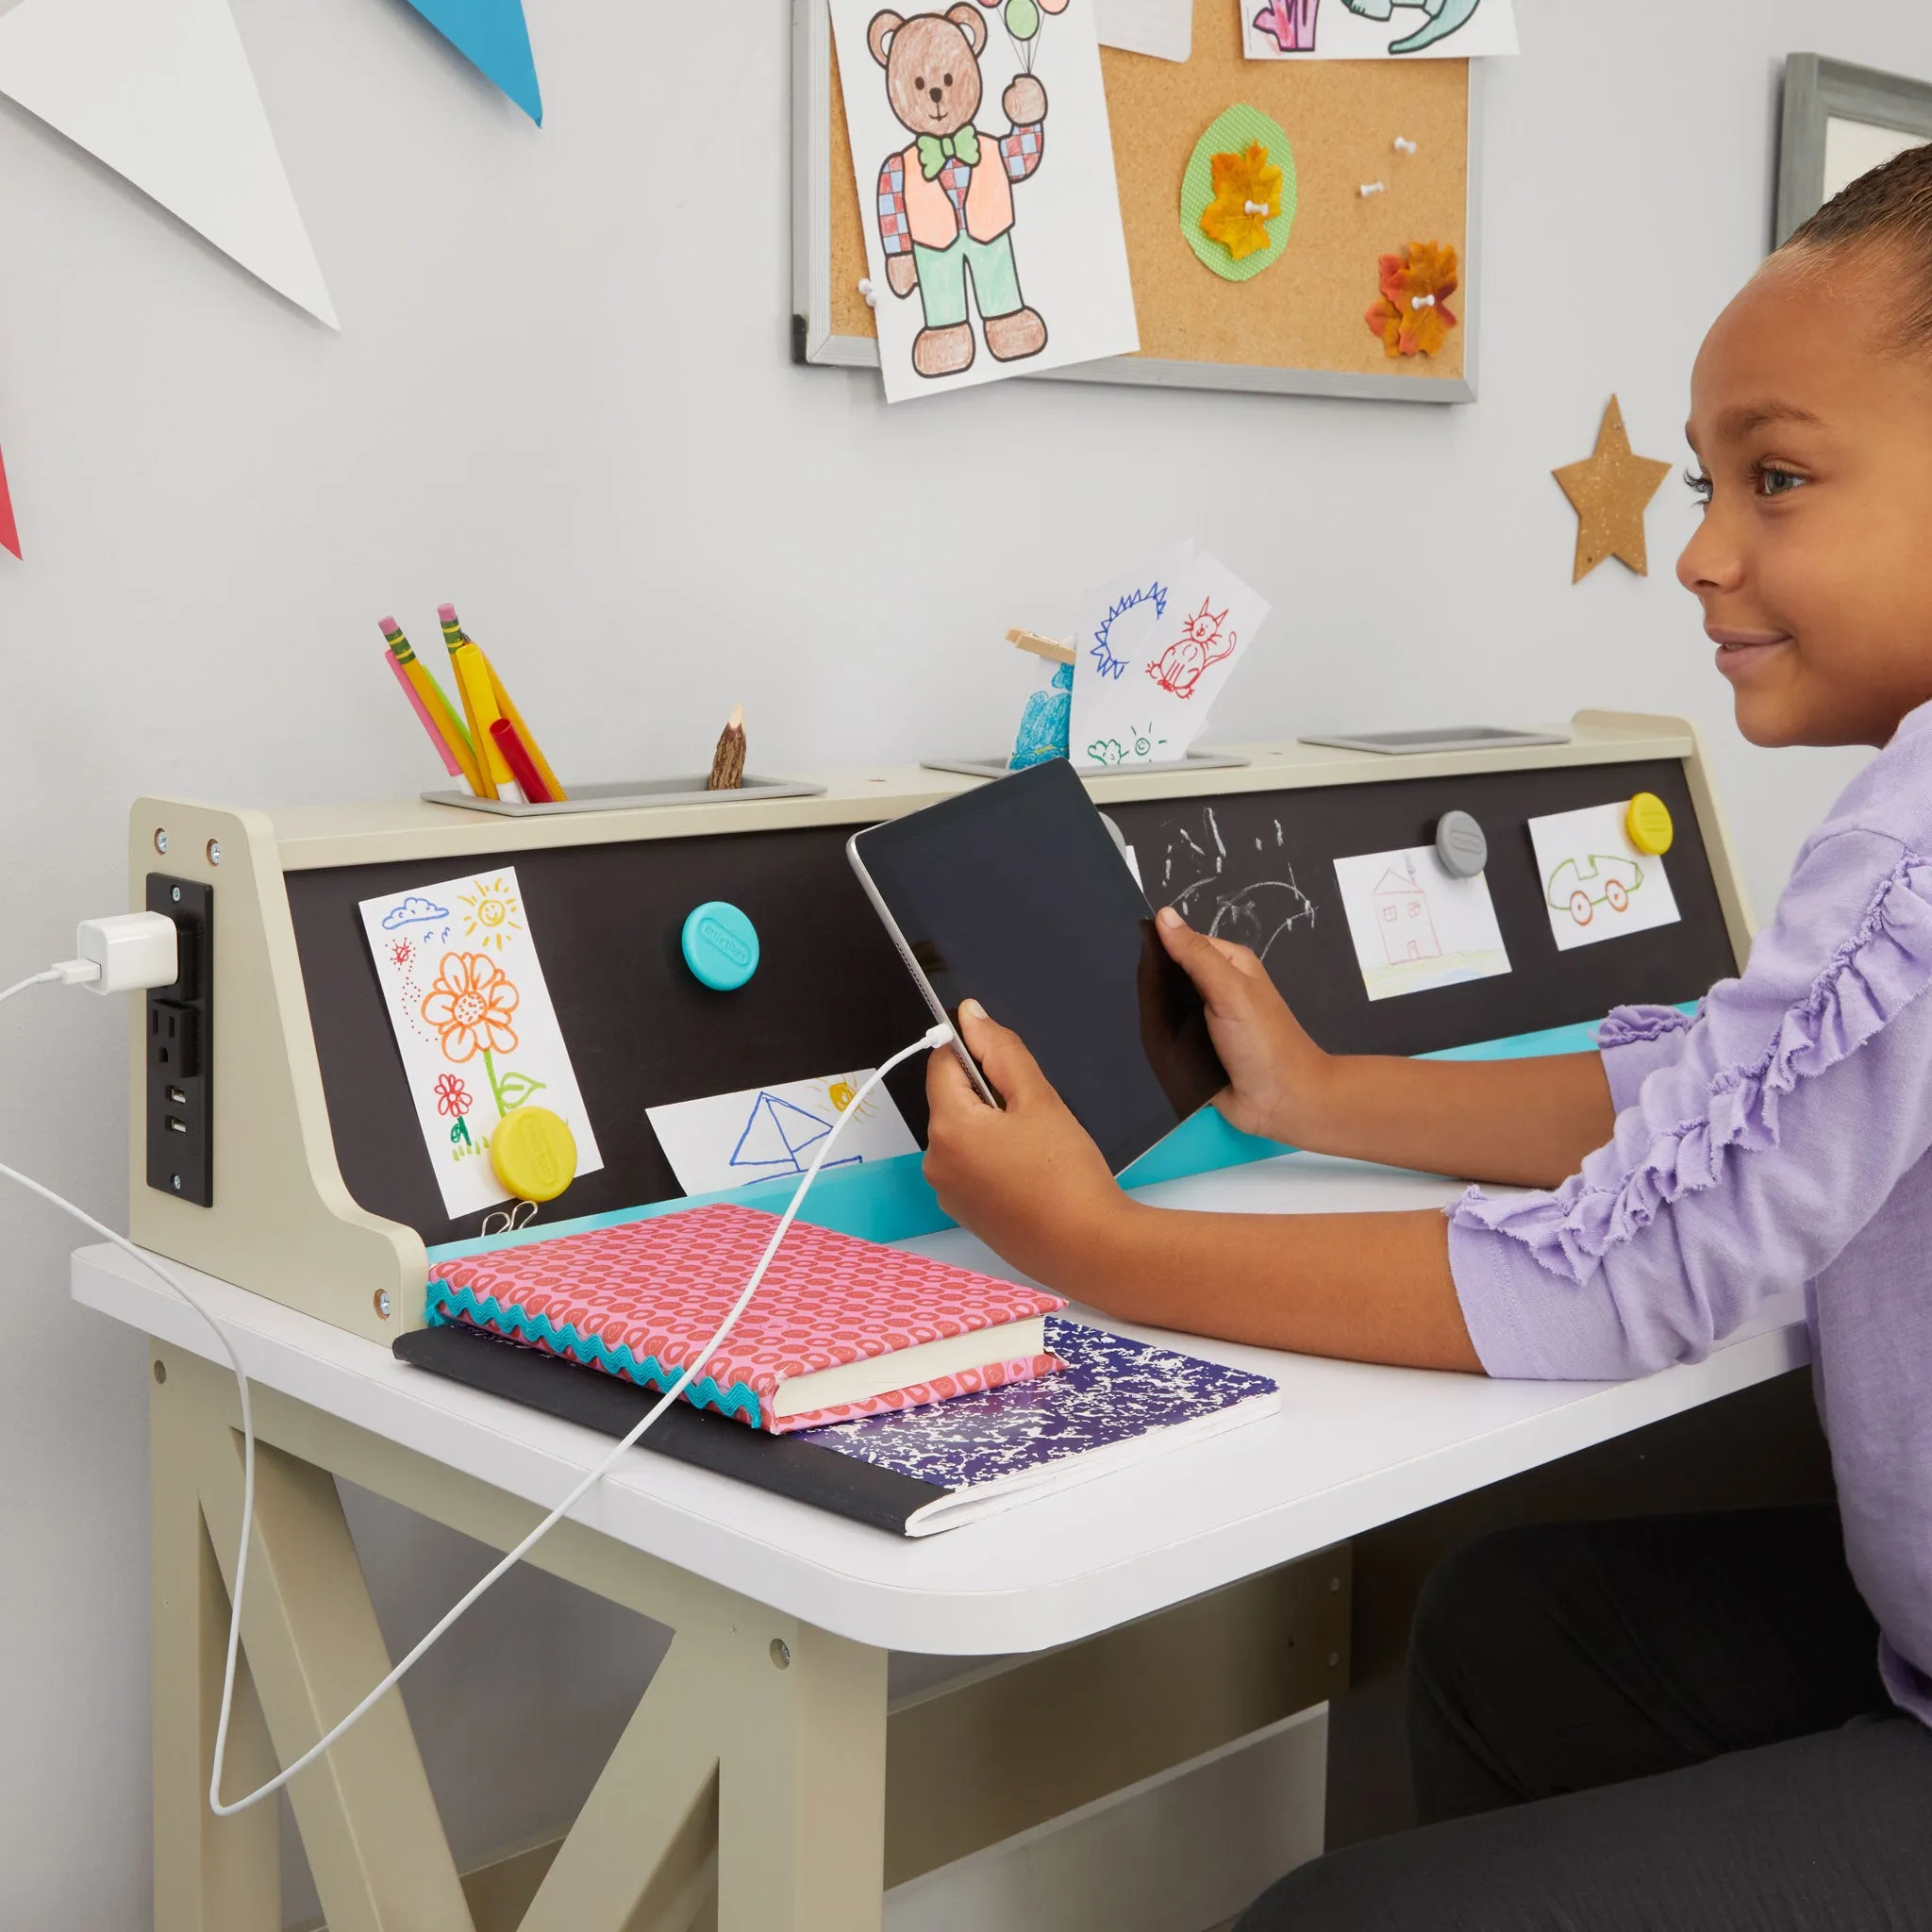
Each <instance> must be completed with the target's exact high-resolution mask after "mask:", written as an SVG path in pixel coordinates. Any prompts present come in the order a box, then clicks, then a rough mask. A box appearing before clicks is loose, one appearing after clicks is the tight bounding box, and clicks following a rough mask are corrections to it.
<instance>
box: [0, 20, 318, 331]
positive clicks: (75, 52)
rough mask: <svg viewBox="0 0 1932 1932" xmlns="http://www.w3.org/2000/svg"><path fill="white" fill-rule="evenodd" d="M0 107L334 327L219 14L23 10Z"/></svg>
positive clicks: (263, 122) (256, 104) (234, 43)
mask: <svg viewBox="0 0 1932 1932" xmlns="http://www.w3.org/2000/svg"><path fill="white" fill-rule="evenodd" d="M0 93H5V94H9V95H11V96H12V98H13V99H14V100H16V101H18V102H19V103H20V105H21V106H22V107H23V108H26V109H27V111H28V112H29V113H31V114H36V115H38V116H39V117H40V118H41V119H42V121H44V122H46V124H47V125H49V126H50V127H52V128H54V129H55V130H56V131H57V132H58V133H60V134H63V135H65V136H66V137H67V139H68V140H69V141H71V142H74V143H75V145H76V146H78V147H83V148H85V149H86V150H87V151H88V153H90V154H91V155H92V156H93V157H94V158H96V159H97V160H99V161H102V162H104V163H105V164H106V165H107V166H108V167H109V168H111V169H113V170H114V172H115V173H116V174H117V175H125V177H126V178H127V179H128V180H129V181H131V182H132V183H133V184H134V185H135V187H137V188H139V189H140V190H141V192H142V193H143V194H146V195H149V196H151V197H152V198H153V199H154V200H156V201H158V202H159V203H160V205H161V206H162V207H163V208H166V209H167V210H168V211H169V213H171V214H173V215H175V216H177V217H178V218H179V219H180V220H182V221H184V222H186V223H187V224H188V225H189V226H190V227H191V228H193V229H194V230H196V231H197V232H198V233H199V234H202V235H205V236H206V237H207V238H208V240H209V241H210V242H213V243H214V245H215V246H216V247H217V248H219V249H221V250H222V252H223V253H224V254H225V255H229V256H232V257H233V258H235V260H237V261H239V262H240V263H241V264H242V267H243V268H245V269H246V270H248V272H249V273H250V274H251V275H257V276H258V277H259V278H260V279H261V280H262V281H264V282H266V283H267V284H268V285H269V287H270V288H272V289H274V290H275V291H278V292H279V293H281V294H283V295H286V296H287V297H288V298H289V300H290V301H291V302H293V303H295V304H296V305H297V307H299V308H306V309H307V310H308V312H309V314H311V315H313V316H315V317H317V318H318V319H319V320H321V321H323V322H325V323H327V324H328V325H329V326H330V327H331V328H337V327H340V326H341V325H340V324H339V323H338V322H337V320H336V311H335V305H334V303H333V302H331V301H330V300H329V293H328V288H327V286H326V284H325V282H324V281H323V277H322V266H321V264H320V263H319V262H318V261H317V260H316V258H315V251H314V249H313V248H312V247H310V245H309V242H308V230H307V229H306V228H305V227H304V226H303V225H302V214H301V210H300V209H299V208H296V206H295V197H294V194H293V192H291V189H290V187H289V177H288V175H286V174H285V173H283V170H282V158H281V156H280V154H279V153H278V152H277V151H276V148H275V134H274V132H273V131H272V130H271V128H270V126H269V125H268V114H267V112H266V110H265V109H264V108H263V107H262V105H261V95H260V94H259V93H258V92H257V90H256V85H255V75H254V72H253V70H252V69H251V68H250V67H249V65H248V55H247V53H246V51H245V50H244V49H243V47H242V36H241V34H240V32H239V31H238V30H237V29H236V26H235V19H234V16H233V15H232V14H231V13H230V12H229V11H228V4H227V0H20V4H19V5H18V6H17V7H15V8H12V10H11V11H9V12H7V13H4V14H0Z"/></svg>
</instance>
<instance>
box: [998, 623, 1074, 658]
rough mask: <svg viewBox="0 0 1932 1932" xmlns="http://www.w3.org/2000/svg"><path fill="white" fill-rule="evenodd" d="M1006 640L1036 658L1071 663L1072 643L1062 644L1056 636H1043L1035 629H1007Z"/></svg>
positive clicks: (1072, 655)
mask: <svg viewBox="0 0 1932 1932" xmlns="http://www.w3.org/2000/svg"><path fill="white" fill-rule="evenodd" d="M1007 641H1008V643H1009V644H1017V645H1018V646H1019V647H1020V649H1021V650H1023V651H1030V652H1031V653H1032V654H1033V655H1034V657H1036V658H1045V659H1046V661H1047V662H1048V663H1049V664H1071V663H1072V662H1073V661H1074V655H1075V654H1074V647H1073V645H1072V644H1063V643H1061V642H1060V641H1059V640H1058V638H1043V637H1041V634H1040V633H1039V632H1038V631H1037V630H1009V631H1008V633H1007Z"/></svg>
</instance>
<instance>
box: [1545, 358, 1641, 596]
mask: <svg viewBox="0 0 1932 1932" xmlns="http://www.w3.org/2000/svg"><path fill="white" fill-rule="evenodd" d="M1670 470H1671V466H1670V464H1668V463H1664V462H1659V461H1657V458H1654V457H1640V456H1637V455H1635V454H1633V453H1632V451H1631V448H1630V438H1629V435H1628V433H1627V432H1626V431H1625V430H1624V411H1623V409H1622V408H1620V407H1619V406H1618V403H1617V399H1616V397H1615V396H1612V397H1611V398H1610V406H1609V408H1607V409H1606V410H1605V411H1604V420H1603V425H1602V427H1600V428H1599V429H1598V430H1597V433H1596V448H1595V449H1594V450H1593V451H1592V452H1591V454H1590V455H1589V456H1588V457H1586V458H1584V459H1583V461H1582V462H1580V463H1565V464H1564V465H1563V467H1562V468H1561V469H1560V470H1553V471H1552V472H1551V473H1550V474H1551V475H1553V476H1555V477H1556V479H1557V482H1558V483H1559V484H1560V485H1561V486H1562V490H1563V494H1564V495H1565V496H1567V497H1568V498H1569V499H1570V502H1571V505H1572V507H1573V508H1574V509H1575V511H1576V569H1575V572H1574V575H1572V577H1571V579H1570V581H1571V582H1572V583H1573V584H1580V583H1581V582H1582V581H1583V579H1584V578H1585V577H1587V576H1588V575H1590V574H1591V571H1593V570H1594V569H1595V568H1596V567H1597V565H1598V564H1600V563H1601V562H1603V560H1604V558H1607V557H1614V558H1617V559H1618V560H1619V561H1620V562H1623V563H1624V564H1627V565H1628V566H1629V568H1630V569H1632V570H1634V571H1635V572H1636V573H1637V575H1639V576H1641V577H1644V576H1648V575H1650V563H1649V559H1648V558H1647V557H1646V556H1645V554H1644V548H1643V512H1644V509H1645V508H1646V507H1647V506H1648V505H1649V502H1650V499H1651V498H1652V497H1653V496H1655V495H1656V494H1657V488H1658V486H1659V485H1660V484H1661V483H1662V482H1663V480H1664V478H1665V477H1666V476H1667V475H1670Z"/></svg>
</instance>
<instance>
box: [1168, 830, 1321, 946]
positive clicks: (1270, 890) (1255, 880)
mask: <svg viewBox="0 0 1932 1932" xmlns="http://www.w3.org/2000/svg"><path fill="white" fill-rule="evenodd" d="M1273 829H1274V837H1273V839H1272V841H1271V840H1270V839H1269V838H1268V836H1267V835H1266V834H1265V833H1263V834H1257V835H1256V836H1255V837H1254V838H1253V839H1252V840H1249V841H1241V842H1240V843H1239V845H1238V847H1237V849H1236V850H1235V851H1234V852H1233V853H1230V852H1229V850H1228V847H1227V841H1226V839H1225V838H1224V836H1223V833H1222V829H1221V821H1220V820H1219V819H1218V818H1217V817H1216V816H1215V812H1214V808H1213V807H1212V806H1211V805H1210V806H1206V807H1204V808H1202V810H1201V812H1200V815H1199V816H1198V817H1191V818H1187V819H1178V820H1174V821H1171V822H1170V823H1169V824H1167V825H1166V826H1164V827H1163V828H1162V830H1163V836H1164V837H1165V839H1166V841H1167V849H1166V852H1165V854H1164V856H1163V858H1162V859H1161V875H1160V887H1161V891H1163V892H1165V893H1168V894H1169V895H1170V896H1169V897H1168V899H1167V904H1168V905H1170V906H1171V907H1173V908H1174V910H1175V911H1176V912H1178V913H1179V914H1180V916H1181V917H1182V918H1183V919H1185V920H1186V921H1187V922H1188V924H1190V925H1191V926H1192V927H1193V928H1194V930H1195V931H1196V932H1205V933H1207V934H1208V936H1209V938H1211V939H1217V940H1227V941H1231V942H1232V943H1233V944H1235V945H1238V946H1246V947H1247V948H1248V950H1249V951H1250V952H1251V953H1253V954H1254V955H1255V956H1256V957H1257V958H1261V959H1265V958H1267V957H1268V954H1269V950H1270V948H1272V947H1273V946H1274V944H1275V943H1276V942H1277V941H1280V940H1282V939H1284V938H1286V937H1287V936H1288V935H1289V934H1291V933H1292V932H1294V931H1296V930H1297V929H1299V928H1303V927H1312V926H1313V925H1314V924H1315V911H1316V908H1315V902H1314V901H1313V900H1312V899H1310V898H1309V897H1308V895H1307V893H1306V892H1305V891H1302V889H1301V888H1300V887H1299V886H1298V885H1296V883H1295V877H1294V868H1293V867H1292V866H1291V865H1290V864H1289V863H1288V861H1287V859H1286V858H1285V857H1284V856H1283V852H1284V848H1285V846H1286V844H1287V840H1286V839H1285V837H1284V836H1283V833H1282V829H1281V821H1280V820H1279V819H1275V820H1274V821H1273ZM1250 843H1252V845H1253V847H1254V856H1253V857H1252V858H1250V856H1249V853H1248V851H1247V849H1246V848H1247V846H1248V844H1250ZM1188 874H1193V876H1192V878H1191V880H1190V882H1189V883H1188V884H1186V885H1184V886H1182V887H1180V889H1179V890H1178V891H1175V889H1174V881H1175V878H1176V876H1180V877H1186V876H1187V875H1188Z"/></svg>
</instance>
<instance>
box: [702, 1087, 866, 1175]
mask: <svg viewBox="0 0 1932 1932" xmlns="http://www.w3.org/2000/svg"><path fill="white" fill-rule="evenodd" d="M831 1131H832V1124H831V1122H830V1121H826V1120H821V1119H820V1118H819V1116H818V1115H817V1114H815V1113H812V1112H811V1111H810V1110H809V1109H808V1108H803V1107H799V1106H796V1105H795V1104H794V1103H793V1102H791V1101H789V1100H787V1099H785V1098H784V1097H783V1095H781V1094H777V1093H764V1092H761V1093H759V1095H758V1099H757V1101H756V1102H754V1103H753V1106H752V1110H751V1118H750V1119H749V1120H747V1121H746V1122H745V1124H744V1131H743V1133H741V1135H739V1137H738V1145H737V1146H736V1147H734V1148H733V1149H732V1150H731V1162H730V1164H731V1165H732V1166H733V1167H778V1168H784V1169H786V1170H787V1171H788V1172H790V1173H791V1174H803V1173H804V1172H805V1160H804V1158H803V1157H804V1156H806V1155H807V1154H808V1153H809V1152H810V1151H811V1150H812V1148H814V1147H816V1146H817V1145H818V1144H819V1142H820V1141H823V1140H824V1138H825V1136H826V1135H827V1134H829V1133H830V1132H831ZM858 1158H859V1157H858V1155H856V1154H848V1155H846V1156H844V1157H843V1158H841V1159H838V1160H831V1161H827V1162H826V1163H825V1164H826V1166H828V1167H849V1166H851V1165H852V1164H853V1163H854V1162H855V1161H857V1160H858Z"/></svg>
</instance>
